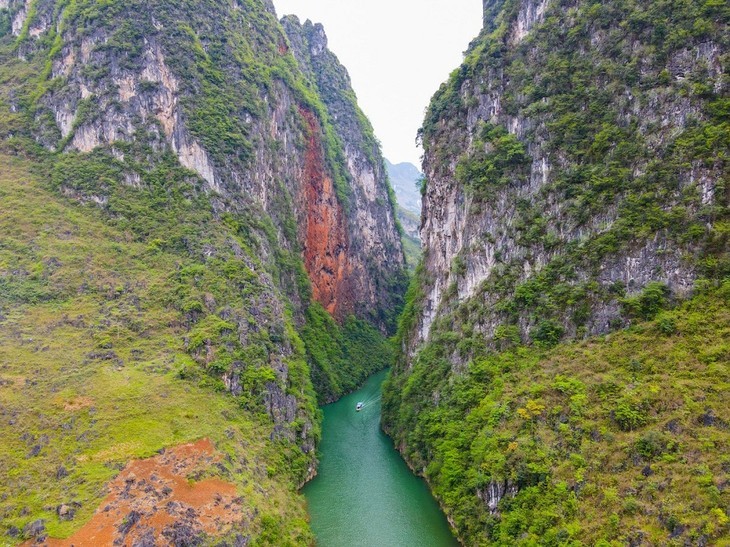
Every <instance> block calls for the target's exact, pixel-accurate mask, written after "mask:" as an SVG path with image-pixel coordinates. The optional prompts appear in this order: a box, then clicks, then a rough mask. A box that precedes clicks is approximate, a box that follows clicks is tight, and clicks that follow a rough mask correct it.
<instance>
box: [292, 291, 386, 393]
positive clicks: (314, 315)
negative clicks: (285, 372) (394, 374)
mask: <svg viewBox="0 0 730 547" xmlns="http://www.w3.org/2000/svg"><path fill="white" fill-rule="evenodd" d="M302 338H303V340H304V343H305V346H306V348H307V357H308V359H309V363H310V366H311V368H312V380H313V382H314V387H315V391H316V392H317V396H318V398H319V401H320V402H321V403H330V402H332V401H335V400H337V399H339V398H340V397H341V396H342V395H345V394H347V393H349V392H351V391H353V390H355V389H356V388H357V387H358V386H360V385H361V384H362V382H363V381H364V380H365V378H367V377H368V376H370V375H371V374H373V373H375V372H377V371H379V370H382V369H384V368H386V367H389V366H390V365H391V364H392V362H393V357H394V352H393V346H392V345H391V344H390V342H388V340H387V339H386V338H385V337H384V336H383V335H382V334H381V333H380V332H379V331H378V330H377V329H375V328H374V327H373V326H372V325H370V324H369V323H367V322H365V321H361V320H359V319H356V318H355V317H353V316H350V317H349V318H348V319H347V321H345V324H344V325H343V326H342V327H339V326H338V325H337V323H335V322H334V320H333V319H332V317H331V316H330V315H329V314H328V313H327V312H326V311H325V310H324V309H323V308H322V306H320V305H319V304H316V303H315V304H312V305H311V306H310V307H309V309H308V310H307V322H306V324H305V326H304V328H303V329H302Z"/></svg>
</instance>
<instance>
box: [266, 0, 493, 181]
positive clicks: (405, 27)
mask: <svg viewBox="0 0 730 547" xmlns="http://www.w3.org/2000/svg"><path fill="white" fill-rule="evenodd" d="M274 4H275V6H276V10H277V13H278V14H279V16H280V17H281V16H283V15H287V14H291V13H293V14H295V15H297V16H298V17H299V19H300V20H301V21H302V22H304V21H306V20H307V19H311V20H312V21H313V22H315V23H322V24H323V25H324V28H325V31H326V32H327V36H328V38H329V48H330V49H331V50H332V51H333V52H334V53H335V55H337V57H338V58H339V59H340V62H341V63H342V64H343V65H345V67H346V68H347V70H348V71H349V73H350V77H351V79H352V85H353V87H354V88H355V93H356V94H357V96H358V99H359V102H360V107H361V108H362V109H363V110H364V112H365V114H366V115H367V116H368V117H369V118H370V121H371V122H372V123H373V126H374V127H375V134H376V136H377V137H378V139H379V140H380V142H381V143H382V145H383V152H384V154H385V157H387V158H388V159H389V160H390V161H392V162H394V163H399V162H403V161H409V162H411V163H414V164H416V165H417V166H418V167H419V168H420V165H421V161H420V157H421V153H422V152H421V150H419V149H417V148H416V144H415V139H416V132H417V131H418V129H419V128H420V127H421V124H422V122H423V117H424V113H425V109H426V107H427V106H428V103H429V101H430V99H431V97H432V96H433V94H434V93H435V92H436V90H437V89H438V88H439V86H440V85H441V83H442V82H444V81H446V79H447V78H448V76H449V73H451V71H452V70H454V69H455V68H457V67H458V66H459V65H460V64H461V61H462V58H463V57H462V53H463V52H464V51H465V50H466V48H467V46H468V45H469V42H470V41H471V40H472V39H474V38H475V37H476V36H477V34H478V33H479V30H480V28H481V24H482V0H357V1H353V0H274Z"/></svg>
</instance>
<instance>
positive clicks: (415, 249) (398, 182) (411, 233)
mask: <svg viewBox="0 0 730 547" xmlns="http://www.w3.org/2000/svg"><path fill="white" fill-rule="evenodd" d="M385 166H386V167H387V168H388V177H389V178H390V183H391V185H392V186H393V189H394V190H395V196H396V199H397V201H398V220H399V222H400V224H401V226H403V230H404V232H405V234H404V236H403V248H404V250H405V252H406V263H407V264H408V267H409V268H410V269H411V270H414V269H415V267H416V264H418V261H419V260H420V258H421V234H420V230H421V192H420V190H419V189H418V181H419V180H420V179H421V177H422V176H423V175H422V174H421V171H419V169H418V167H416V166H415V165H413V164H412V163H398V164H392V163H391V162H389V161H388V160H387V159H386V160H385Z"/></svg>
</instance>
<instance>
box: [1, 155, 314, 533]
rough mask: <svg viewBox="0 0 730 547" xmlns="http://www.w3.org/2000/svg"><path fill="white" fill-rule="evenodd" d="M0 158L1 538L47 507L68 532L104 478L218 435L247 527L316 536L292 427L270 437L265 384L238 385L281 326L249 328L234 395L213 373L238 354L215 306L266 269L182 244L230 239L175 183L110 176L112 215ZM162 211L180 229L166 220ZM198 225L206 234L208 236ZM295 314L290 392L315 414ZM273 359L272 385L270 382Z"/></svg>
mask: <svg viewBox="0 0 730 547" xmlns="http://www.w3.org/2000/svg"><path fill="white" fill-rule="evenodd" d="M93 157H94V156H91V157H87V158H80V157H76V158H73V160H74V161H73V162H72V163H69V164H67V165H65V167H66V168H69V169H70V168H71V167H72V166H73V167H74V168H75V171H74V176H76V177H78V178H77V179H76V180H78V181H79V185H78V186H77V187H76V190H79V191H80V189H81V188H82V185H83V180H84V176H83V173H85V172H89V173H97V174H98V173H101V172H104V171H105V168H104V163H107V164H108V159H107V160H106V161H105V162H103V163H102V162H99V163H95V162H94V160H93ZM1 161H2V164H3V170H2V173H0V209H1V214H0V234H2V235H1V236H0V325H1V326H2V328H0V400H1V401H2V407H1V408H2V413H3V416H4V417H5V418H4V419H3V421H2V424H0V435H1V436H2V438H3V439H4V442H3V443H2V446H0V461H1V462H2V466H1V469H0V482H1V483H2V487H0V489H1V490H2V495H3V500H4V501H3V502H2V504H1V505H0V512H1V514H2V519H1V520H2V525H0V533H2V534H3V536H5V534H6V532H7V531H8V529H9V528H10V527H11V526H14V527H16V528H19V529H21V530H22V529H23V527H24V526H25V524H27V523H28V522H31V521H34V520H36V519H38V518H43V519H45V520H46V521H47V530H48V532H49V533H50V534H51V535H53V536H56V537H65V536H68V535H69V534H71V533H72V532H73V531H74V530H75V529H77V528H78V527H79V526H80V525H81V524H82V523H83V522H84V521H85V520H86V519H88V518H89V517H90V516H91V515H92V514H93V512H94V511H95V510H96V508H97V506H98V504H99V502H100V501H101V500H102V499H103V497H104V496H105V490H104V485H105V483H106V482H107V481H108V480H109V479H110V478H112V477H113V476H114V475H116V473H117V472H118V470H119V469H120V468H121V466H123V465H124V464H125V463H126V462H127V461H129V460H130V459H132V458H139V457H145V456H150V455H153V454H154V453H155V452H156V451H157V450H159V449H161V448H163V447H165V446H170V445H175V444H179V443H183V442H186V441H192V440H196V439H199V438H203V437H209V438H210V439H211V440H213V442H214V443H215V444H216V446H217V447H218V449H219V450H221V451H223V452H224V453H225V454H228V455H229V456H230V457H231V459H230V460H229V461H230V462H231V464H230V465H229V464H226V466H225V469H221V470H220V473H221V477H223V478H225V479H227V480H233V481H234V482H236V484H238V485H239V489H240V493H241V495H242V496H244V497H245V498H246V500H247V504H249V506H250V507H251V508H255V509H256V511H258V515H259V516H258V517H257V518H256V519H255V520H254V522H253V526H254V529H253V530H252V531H253V532H254V533H255V534H257V533H258V531H260V530H262V529H263V527H264V524H265V522H264V521H266V523H268V524H266V525H267V526H272V525H273V526H275V527H276V530H277V534H276V535H277V538H278V539H277V541H275V542H273V543H269V544H276V545H280V544H281V541H282V539H281V538H285V539H283V541H285V542H286V541H291V542H292V543H297V544H298V543H302V542H304V543H306V542H308V541H310V540H311V536H310V535H309V532H308V531H307V528H306V524H305V518H306V512H305V509H304V506H303V503H302V501H301V498H300V497H299V496H298V495H297V494H296V492H295V490H294V487H295V486H296V484H298V482H299V481H301V478H302V476H303V474H304V473H305V472H306V466H307V465H308V462H309V461H310V456H308V455H306V454H304V453H303V452H302V451H301V449H300V448H299V447H298V446H296V444H294V443H293V442H291V441H288V440H286V439H284V438H282V439H278V440H276V441H275V442H270V441H268V440H266V439H268V438H269V432H270V431H271V428H272V421H271V418H269V416H268V415H267V414H266V412H265V411H264V408H263V407H262V406H261V405H260V403H258V397H259V396H260V394H261V392H262V387H261V385H256V383H255V382H253V383H251V384H249V385H247V384H246V380H245V378H249V377H251V376H252V375H253V371H256V370H264V367H263V366H262V365H261V364H260V363H257V362H256V360H255V359H253V358H251V355H252V354H255V353H256V352H257V351H261V352H265V351H267V347H266V344H267V343H269V342H267V341H268V340H271V338H272V334H271V333H263V332H261V333H259V335H258V337H256V336H252V339H251V341H250V343H249V344H248V345H247V346H246V348H245V351H247V352H248V355H247V356H246V361H245V362H246V363H247V365H248V366H247V367H246V368H245V371H246V372H244V373H242V377H243V378H244V380H242V383H243V384H244V392H242V393H241V395H239V396H237V397H233V396H231V395H229V394H226V393H225V389H224V387H223V386H222V385H220V380H219V378H220V370H222V369H221V368H219V367H220V365H221V363H222V362H225V361H226V360H228V359H231V358H232V356H231V354H230V352H231V351H232V350H231V349H230V348H229V343H230V338H229V337H230V333H231V332H233V328H234V326H233V325H232V324H231V323H230V322H229V321H228V320H224V319H222V318H221V317H220V316H221V315H225V313H224V312H223V310H224V305H220V306H219V305H217V304H215V303H214V301H216V300H217V301H220V302H226V304H227V305H229V306H231V308H233V307H234V302H235V298H236V297H233V296H232V294H233V293H236V292H238V290H239V289H237V288H236V283H238V279H239V276H240V275H244V276H246V278H247V279H246V284H247V286H249V290H254V291H257V290H258V291H260V290H261V287H260V286H258V287H257V284H258V283H259V281H258V278H257V276H256V275H254V274H253V273H252V272H251V271H250V270H248V269H247V268H246V267H245V266H244V265H243V264H242V263H238V264H235V267H234V264H232V262H231V260H232V258H230V259H227V260H223V257H220V260H221V262H220V263H219V264H214V263H213V264H211V263H208V264H206V265H203V264H202V263H201V262H200V261H198V260H195V259H194V258H193V256H194V255H193V254H187V253H183V252H181V251H180V249H179V247H178V242H180V241H182V240H183V239H185V238H186V237H189V236H190V232H191V231H192V232H195V231H202V230H205V236H207V237H208V238H213V239H212V240H215V238H217V237H221V236H223V237H230V236H225V235H224V233H223V232H221V229H222V227H221V225H220V224H217V223H216V222H215V221H212V219H211V217H210V213H209V212H206V210H202V211H200V212H199V216H196V214H194V213H193V210H192V207H190V209H185V207H184V205H183V203H182V200H176V199H174V197H172V196H174V193H172V192H171V193H167V192H165V194H166V195H168V197H169V198H170V199H168V200H164V199H161V196H159V195H157V199H154V198H155V195H154V193H153V194H152V195H148V194H146V193H144V192H140V193H139V195H128V196H126V200H122V199H121V197H122V196H121V195H120V192H122V191H126V190H124V189H119V192H116V191H114V190H113V181H112V180H110V181H109V187H110V188H112V191H111V194H112V197H110V199H109V206H110V207H120V208H121V207H124V210H125V211H126V212H127V216H126V217H124V216H122V215H121V213H119V214H117V213H115V214H114V216H110V213H109V211H107V212H102V211H100V210H98V209H97V207H96V206H86V207H82V206H78V205H77V204H75V203H74V202H70V201H68V200H66V199H63V198H60V197H59V196H58V194H56V193H55V192H54V191H53V189H52V187H53V184H54V183H53V182H52V183H51V184H44V183H41V182H39V181H40V180H43V179H45V180H48V179H49V177H47V176H44V177H39V176H38V175H36V172H43V170H44V169H45V167H46V166H45V165H43V164H41V165H40V167H39V165H38V164H37V163H36V165H35V166H34V167H33V171H34V172H33V171H31V169H30V168H29V167H30V165H31V164H30V162H28V161H27V160H21V159H18V158H13V157H9V156H7V155H3V156H2V158H1ZM51 165H52V164H51ZM58 165H63V164H62V163H61V164H58ZM50 179H51V180H52V181H56V180H57V179H54V178H53V177H50ZM64 180H65V179H64ZM173 189H174V186H173V185H171V186H169V187H168V190H169V191H172V190H173ZM179 190H180V191H181V192H184V185H183V186H182V187H180V188H179ZM115 204H117V205H115ZM196 205H199V203H197V204H196ZM175 206H177V207H182V208H183V209H184V210H183V211H180V210H177V211H176V210H175V208H174V207H175ZM138 207H139V208H142V209H141V212H140V213H138V216H135V217H133V218H136V219H137V220H138V221H141V220H143V219H145V218H146V219H147V222H139V223H134V222H131V220H133V218H132V217H130V215H131V213H130V211H134V210H136V208H138ZM168 207H170V208H171V210H170V214H171V217H172V216H173V215H174V219H175V220H176V221H177V223H176V224H174V223H172V222H170V223H168V222H166V217H165V215H164V214H163V211H164V210H165V209H166V208H168ZM150 208H152V210H150ZM111 211H115V209H111ZM120 211H121V209H120ZM152 213H154V214H152ZM155 219H157V222H155ZM181 220H184V221H186V222H180V221H181ZM176 226H177V228H176ZM203 226H205V228H203ZM197 236H199V237H200V240H199V242H200V244H201V245H203V244H206V241H207V242H208V243H210V241H211V239H208V240H206V237H205V236H204V235H203V234H201V233H199V232H198V234H197ZM191 240H192V239H191ZM189 241H190V240H189ZM197 287H200V289H202V290H201V292H200V293H198V294H196V288H197ZM203 291H204V292H203ZM198 297H199V300H196V298H198ZM224 298H225V300H224ZM237 298H241V297H240V296H239V297H237ZM235 307H237V308H242V307H243V306H241V305H240V304H239V305H237V306H235ZM287 325H289V326H288V327H287V329H288V331H287V332H286V333H282V335H285V336H287V337H289V339H291V340H292V341H294V342H295V351H294V352H293V353H292V355H291V356H290V357H289V358H288V364H289V369H290V372H289V383H288V386H286V389H288V390H291V391H293V392H296V393H297V395H298V397H299V401H300V404H301V405H302V408H301V412H300V413H299V419H302V420H305V421H310V423H312V424H316V410H315V407H314V394H313V391H312V388H311V384H310V382H309V379H308V371H307V366H306V363H305V362H304V359H305V355H304V350H303V347H302V345H301V342H297V336H296V334H295V333H294V332H293V330H292V329H291V326H290V325H291V323H290V322H287ZM186 333H187V334H186ZM186 337H187V344H186V342H185V339H186ZM202 346H206V347H207V348H208V353H209V355H213V356H214V359H212V360H211V361H210V362H208V363H207V364H206V361H207V359H202V360H201V359H200V358H199V357H198V354H197V352H198V350H199V348H200V347H202ZM234 348H235V346H234ZM233 351H234V352H235V351H242V348H239V349H234V350H233ZM265 370H266V371H268V373H267V374H266V375H264V377H263V381H265V382H276V380H275V378H274V377H273V372H272V371H271V369H269V368H266V369H265ZM242 407H245V408H249V409H253V412H242V411H241V408H242ZM292 427H298V426H297V425H296V424H293V425H292ZM235 462H238V463H235ZM263 462H265V466H264V467H263V470H262V467H261V465H262V463H263ZM61 468H63V472H59V469H61ZM72 501H74V502H79V503H81V509H80V510H79V512H78V514H77V517H76V518H75V519H74V520H73V521H61V520H59V518H58V516H57V515H56V513H55V508H56V506H58V505H60V504H62V503H69V502H72ZM286 538H288V539H286Z"/></svg>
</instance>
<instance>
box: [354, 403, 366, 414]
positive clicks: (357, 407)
mask: <svg viewBox="0 0 730 547" xmlns="http://www.w3.org/2000/svg"><path fill="white" fill-rule="evenodd" d="M364 406H365V403H362V402H360V403H357V406H356V407H355V410H357V411H358V412H360V411H361V410H362V407H364Z"/></svg>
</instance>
